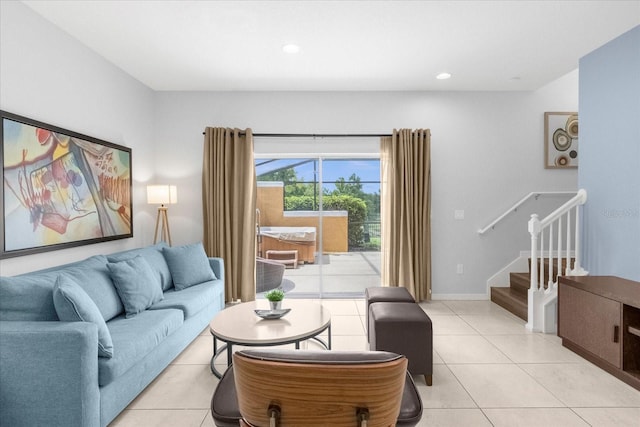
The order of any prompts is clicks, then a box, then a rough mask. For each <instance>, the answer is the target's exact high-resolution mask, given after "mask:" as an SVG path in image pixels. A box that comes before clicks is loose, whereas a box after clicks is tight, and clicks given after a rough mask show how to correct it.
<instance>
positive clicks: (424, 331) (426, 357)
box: [368, 302, 433, 386]
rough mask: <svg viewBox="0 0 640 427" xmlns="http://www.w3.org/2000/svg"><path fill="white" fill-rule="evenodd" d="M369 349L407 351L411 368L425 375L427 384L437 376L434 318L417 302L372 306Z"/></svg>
mask: <svg viewBox="0 0 640 427" xmlns="http://www.w3.org/2000/svg"><path fill="white" fill-rule="evenodd" d="M368 331H369V349H370V350H384V351H391V352H394V353H398V354H404V355H405V356H407V359H409V366H408V370H409V372H411V374H413V375H418V374H421V375H424V379H425V382H426V383H427V385H429V386H430V385H431V384H432V376H433V329H432V327H431V319H430V318H429V316H428V315H427V313H425V312H424V310H422V308H420V306H419V305H418V304H416V303H413V302H377V303H375V304H371V305H369V323H368Z"/></svg>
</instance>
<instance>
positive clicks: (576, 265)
mask: <svg viewBox="0 0 640 427" xmlns="http://www.w3.org/2000/svg"><path fill="white" fill-rule="evenodd" d="M575 236H576V245H575V247H576V256H575V259H576V261H575V262H574V264H573V274H580V271H581V270H582V268H581V265H580V212H579V210H578V207H577V206H576V234H575Z"/></svg>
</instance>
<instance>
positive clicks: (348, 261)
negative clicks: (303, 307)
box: [284, 252, 380, 298]
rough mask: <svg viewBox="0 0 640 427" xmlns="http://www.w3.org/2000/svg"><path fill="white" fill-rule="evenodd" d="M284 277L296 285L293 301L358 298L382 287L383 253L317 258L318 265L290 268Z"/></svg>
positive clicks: (357, 253)
mask: <svg viewBox="0 0 640 427" xmlns="http://www.w3.org/2000/svg"><path fill="white" fill-rule="evenodd" d="M284 278H285V279H288V280H291V281H292V282H294V283H295V288H294V289H293V290H292V291H290V292H289V293H287V297H289V298H308V297H309V296H315V297H317V296H318V294H319V292H320V290H322V298H357V297H363V296H364V290H365V289H366V288H368V287H370V286H380V252H341V253H331V254H324V255H322V256H321V257H319V256H316V263H315V264H300V265H298V268H287V269H286V270H285V272H284Z"/></svg>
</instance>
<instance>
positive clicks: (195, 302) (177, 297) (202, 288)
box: [149, 279, 224, 319]
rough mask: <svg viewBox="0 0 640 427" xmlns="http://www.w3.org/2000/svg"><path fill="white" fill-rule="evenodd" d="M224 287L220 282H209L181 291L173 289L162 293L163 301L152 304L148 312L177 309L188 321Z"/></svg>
mask: <svg viewBox="0 0 640 427" xmlns="http://www.w3.org/2000/svg"><path fill="white" fill-rule="evenodd" d="M220 286H224V285H223V284H222V280H217V279H216V280H210V281H208V282H204V283H201V284H199V285H195V286H191V287H189V288H186V289H183V290H181V291H176V290H175V289H171V290H168V291H167V292H165V293H164V299H163V300H162V301H160V302H157V303H155V304H153V305H152V306H151V307H149V310H164V309H166V308H177V309H180V310H182V311H183V312H184V318H185V319H188V318H190V317H191V316H193V315H195V314H197V313H199V312H200V310H202V309H203V308H205V307H208V306H209V305H210V304H211V301H214V300H215V298H216V295H217V294H218V293H219V290H218V288H219V287H220Z"/></svg>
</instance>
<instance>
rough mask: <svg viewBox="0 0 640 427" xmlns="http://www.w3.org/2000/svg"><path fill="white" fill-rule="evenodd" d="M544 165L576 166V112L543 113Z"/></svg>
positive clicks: (555, 167) (556, 167) (551, 167)
mask: <svg viewBox="0 0 640 427" xmlns="http://www.w3.org/2000/svg"><path fill="white" fill-rule="evenodd" d="M544 167H545V168H546V169H566V168H577V167H578V113H569V112H564V113H557V112H554V113H544Z"/></svg>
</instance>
